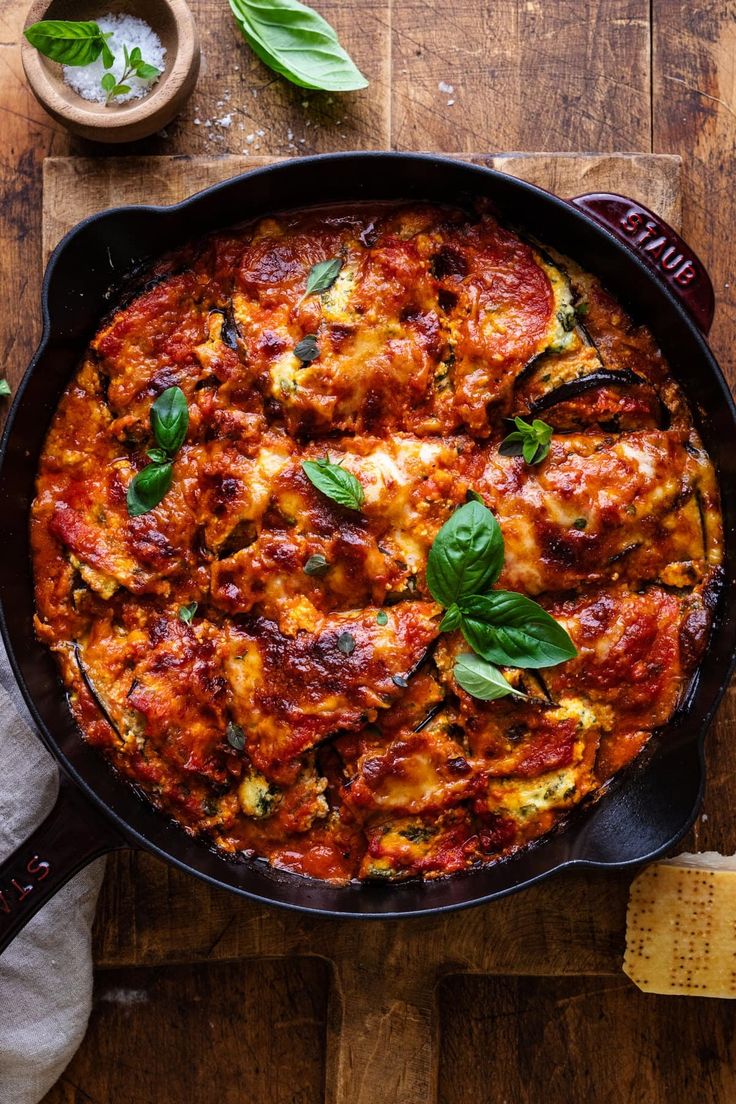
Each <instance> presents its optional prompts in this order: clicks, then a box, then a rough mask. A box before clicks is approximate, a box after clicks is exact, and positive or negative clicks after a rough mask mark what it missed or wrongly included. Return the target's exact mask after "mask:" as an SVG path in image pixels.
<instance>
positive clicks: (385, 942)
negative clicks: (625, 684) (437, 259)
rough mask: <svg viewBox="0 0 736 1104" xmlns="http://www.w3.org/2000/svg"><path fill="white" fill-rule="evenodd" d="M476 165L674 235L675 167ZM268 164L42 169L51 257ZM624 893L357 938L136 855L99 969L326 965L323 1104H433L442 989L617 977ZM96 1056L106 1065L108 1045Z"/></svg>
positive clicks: (113, 890)
mask: <svg viewBox="0 0 736 1104" xmlns="http://www.w3.org/2000/svg"><path fill="white" fill-rule="evenodd" d="M467 159H468V160H471V161H475V162H479V163H483V164H486V165H489V166H491V167H493V168H496V169H500V170H502V171H504V172H508V173H510V174H511V175H513V176H517V177H520V178H522V179H524V180H529V181H531V182H532V183H534V184H538V185H540V186H542V187H545V188H548V189H550V190H551V191H554V192H556V193H558V194H559V195H562V196H572V195H579V194H581V193H583V192H586V191H587V192H590V191H619V192H622V193H623V194H625V195H630V196H631V197H632V198H634V199H638V200H640V201H642V202H643V203H645V204H646V205H647V206H649V207H651V208H652V209H653V210H654V211H656V212H658V213H659V214H660V215H661V216H662V217H663V218H665V219H666V220H667V221H668V222H669V223H670V224H671V225H673V226H674V227H675V228H678V227H679V225H680V221H681V213H682V212H681V192H680V160H679V158H677V157H671V156H663V155H652V154H630V155H629V154H626V155H623V154H617V155H593V154H532V153H529V154H510V155H507V156H503V157H490V156H485V155H475V156H469V157H468V158H467ZM273 160H274V158H268V157H225V158H220V159H208V158H201V157H125V158H120V157H110V158H105V159H91V158H74V157H70V158H66V157H65V158H48V159H47V160H46V161H45V163H44V208H43V249H44V257H46V256H48V254H49V253H50V251H51V250H52V249H53V247H54V246H55V245H56V243H57V242H58V240H59V239H60V238H61V237H62V235H63V234H64V233H66V231H67V230H69V229H70V228H71V227H72V226H73V225H74V224H75V223H76V222H78V221H79V220H80V219H81V218H84V217H85V216H86V215H89V214H92V213H94V212H95V211H99V210H102V209H104V208H106V207H110V206H114V205H117V204H124V203H125V204H128V203H142V202H144V203H175V202H177V201H179V200H181V199H183V198H184V197H185V196H187V195H190V194H191V193H193V192H196V191H199V190H200V189H202V188H205V187H207V186H208V185H209V184H213V183H216V182H218V181H220V180H224V179H226V178H227V177H229V176H233V175H235V174H237V173H242V172H247V171H248V170H249V169H253V168H255V167H258V166H261V165H264V164H268V163H270V162H271V161H273ZM733 717H734V700H733V698H732V697H731V698H729V699H728V700H727V703H726V705H725V707H724V709H723V710H722V711H721V717H720V724H721V725H722V726H723V725H726V724H731V725H732V724H733ZM630 880H631V875H627V874H625V873H624V874H622V873H617V874H614V873H612V872H609V873H604V872H599V871H598V872H593V871H588V872H583V873H574V872H565V873H564V874H562V875H559V876H557V877H554V878H552V879H550V880H549V881H547V882H545V883H543V884H542V885H538V886H535V887H533V888H532V889H530V890H527V891H525V892H524V893H522V894H519V895H516V896H513V897H509V898H505V899H504V900H502V901H498V902H494V903H493V904H490V905H486V906H482V907H479V908H475V909H472V910H468V911H465V912H462V913H456V914H452V915H449V916H446V917H442V918H439V919H428V920H424V919H420V920H414V921H405V922H403V923H401V922H396V921H386V922H382V921H371V922H367V923H366V922H363V923H359V922H356V921H335V920H323V919H320V918H313V917H309V916H302V915H298V914H295V913H289V912H284V911H280V910H276V909H269V908H263V907H259V906H258V905H255V904H252V903H250V902H247V901H242V900H240V899H237V898H235V897H234V896H233V895H232V894H229V893H226V892H224V891H220V890H214V889H212V888H210V887H209V886H207V885H205V884H203V883H202V882H199V881H197V880H195V879H194V878H191V877H189V876H187V875H184V874H182V873H180V872H179V871H177V870H174V869H173V868H171V867H168V866H165V865H163V864H162V863H160V862H159V861H158V860H156V859H154V858H153V857H151V856H149V855H145V854H138V853H133V852H130V853H125V854H122V855H117V856H114V857H113V858H112V859H111V860H110V862H109V866H108V873H107V879H106V884H105V888H104V890H103V895H102V899H101V903H100V909H99V913H98V920H97V925H96V932H95V952H96V955H95V956H96V962H97V964H98V966H102V967H120V966H126V967H131V966H148V967H150V966H157V967H164V966H166V965H171V964H174V963H185V962H186V963H193V962H205V961H212V962H215V961H216V962H220V963H223V962H227V961H234V960H238V959H244V958H249V957H275V958H280V957H284V956H302V957H303V956H307V957H309V956H311V957H316V958H319V959H323V960H326V961H327V962H328V963H329V964H330V967H331V978H332V980H331V989H330V999H329V1012H328V1031H327V1057H326V1071H327V1072H326V1100H327V1101H328V1104H377V1102H378V1101H381V1100H383V1101H386V1102H387V1104H434V1102H435V1101H436V1099H437V1076H436V1074H437V1060H438V1012H437V1007H436V999H435V990H436V987H437V984H438V982H439V980H440V979H441V978H442V977H444V976H446V975H447V974H451V973H487V974H513V975H521V974H534V975H544V976H563V975H607V974H608V975H615V974H618V973H619V972H620V966H621V957H622V953H623V937H624V927H625V910H626V899H627V895H628V885H629V882H630ZM145 973H146V974H150V971H146V972H145ZM119 1015H120V1023H119V1024H117V1025H116V1026H117V1028H118V1030H119V1031H120V1032H121V1033H128V1032H129V1031H130V1019H129V1018H128V1017H129V1015H130V1013H129V1010H127V1009H125V1008H122V1009H121V1011H120V1014H119ZM93 1030H94V1028H93ZM110 1030H111V1024H110V1022H109V1020H108V1024H107V1031H108V1033H109V1032H110ZM112 1034H113V1035H115V1034H116V1031H115V1030H113V1031H112ZM100 1046H101V1050H102V1052H103V1053H104V1046H105V1043H104V1040H101V1042H100Z"/></svg>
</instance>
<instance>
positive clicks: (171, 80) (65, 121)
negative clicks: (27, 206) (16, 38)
mask: <svg viewBox="0 0 736 1104" xmlns="http://www.w3.org/2000/svg"><path fill="white" fill-rule="evenodd" d="M80 9H82V10H81V12H80ZM109 12H110V13H112V14H114V15H119V14H121V13H123V12H124V13H126V14H127V15H135V16H137V17H138V18H139V19H143V20H145V22H146V23H148V25H149V26H150V27H151V28H152V29H153V30H154V31H155V32H156V34H157V35H158V37H159V38H160V39H161V42H162V44H163V45H164V46H165V47H166V68H165V69H164V72H163V75H162V76H161V77H160V78H159V80H158V81H157V82H156V84H154V86H153V89H152V90H151V92H149V93H148V95H146V96H143V97H142V98H141V99H137V100H130V101H129V102H128V103H124V104H112V105H111V106H110V107H106V106H105V105H104V104H101V103H92V102H91V101H89V100H85V99H83V98H82V97H81V96H79V95H78V94H77V93H76V92H75V91H74V90H73V89H71V88H70V87H69V85H67V84H65V83H64V78H63V74H62V67H61V65H59V64H58V62H55V61H51V60H50V59H49V58H47V57H44V56H43V54H40V53H39V52H38V50H36V49H35V48H34V47H33V46H31V44H30V42H28V40H27V39H26V38H25V37H23V38H22V39H21V55H22V58H23V68H24V69H25V73H26V77H27V78H28V83H29V84H30V86H31V89H32V91H33V94H34V96H35V97H36V99H37V100H38V102H39V103H40V104H41V106H42V107H43V108H45V109H46V111H48V113H49V115H52V116H53V118H54V119H56V120H57V122H60V123H62V125H63V126H65V127H66V128H67V129H68V130H71V131H72V133H74V134H79V135H81V136H82V137H83V138H91V139H92V140H93V141H95V142H133V141H135V140H136V139H138V138H146V137H147V136H148V135H149V134H153V133H155V131H157V130H160V129H161V127H164V126H166V124H167V123H169V122H171V120H172V119H173V118H174V116H175V115H177V114H178V112H179V111H181V109H182V107H183V106H184V104H185V103H186V101H187V99H188V98H189V96H190V95H191V94H192V91H193V90H194V86H195V84H196V83H197V77H198V75H199V59H200V53H199V37H198V35H197V28H196V26H195V24H194V19H193V17H192V13H191V12H190V11H189V8H188V7H187V5H186V4H185V3H184V0H102V2H100V0H90V3H89V4H84V5H81V4H80V3H79V0H52V2H51V3H49V2H48V0H35V3H33V4H32V5H31V9H30V11H29V12H28V15H27V17H26V22H25V26H26V27H29V26H30V25H31V23H37V22H38V21H39V20H41V19H80V18H82V19H90V20H94V19H99V18H101V17H102V16H103V15H107V14H108V13H109Z"/></svg>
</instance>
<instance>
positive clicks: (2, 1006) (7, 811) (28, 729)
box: [0, 643, 105, 1104]
mask: <svg viewBox="0 0 736 1104" xmlns="http://www.w3.org/2000/svg"><path fill="white" fill-rule="evenodd" d="M58 785H59V782H58V771H57V768H56V765H55V763H54V761H53V759H52V757H51V756H50V755H49V753H48V752H47V751H46V749H45V747H44V746H43V745H42V744H41V742H40V740H39V739H38V737H37V736H36V735H35V733H34V731H33V723H32V721H31V719H30V717H29V715H28V712H27V710H26V708H25V705H24V703H23V701H22V700H21V698H20V695H19V694H18V691H17V688H16V687H15V686H14V684H13V678H12V675H11V673H10V670H9V668H8V663H7V658H6V655H5V651H4V649H3V647H2V644H1V643H0V859H4V858H5V857H6V855H8V854H10V852H11V851H12V850H13V849H14V848H15V846H16V845H17V844H18V843H20V842H21V841H22V840H23V839H24V838H25V837H26V836H27V835H29V833H30V832H32V831H33V829H34V828H35V827H36V826H37V825H38V824H40V822H41V821H42V820H43V818H44V816H45V815H46V813H47V812H48V811H49V809H50V808H51V806H52V805H53V803H54V800H55V798H56V792H57V789H58ZM104 869H105V860H104V859H98V860H97V861H96V862H94V863H93V864H92V865H91V866H89V867H87V868H86V870H83V871H82V872H81V873H80V874H77V876H76V877H75V878H74V879H73V880H72V881H71V882H70V883H69V885H67V886H65V887H64V889H62V890H61V892H60V893H58V894H57V895H56V897H54V898H53V899H52V900H51V901H49V902H48V903H47V904H46V905H45V906H44V907H43V908H42V909H41V910H40V912H38V913H37V914H36V915H35V916H34V918H33V920H31V922H30V924H28V926H27V927H26V928H25V929H24V930H23V931H22V932H21V933H20V935H19V936H18V937H17V938H16V939H15V941H14V942H13V943H11V945H10V946H9V947H8V949H7V950H6V951H5V953H4V954H3V955H2V956H0V1104H37V1102H38V1101H39V1100H41V1099H42V1098H43V1096H44V1095H45V1093H46V1092H47V1091H48V1090H49V1089H50V1088H51V1086H52V1085H53V1084H54V1082H55V1081H57V1080H58V1079H59V1077H60V1076H61V1074H62V1073H63V1071H64V1069H65V1067H66V1065H67V1064H68V1062H69V1060H70V1058H71V1057H72V1055H73V1054H74V1052H75V1050H76V1049H77V1047H78V1046H79V1044H80V1043H81V1041H82V1038H83V1037H84V1033H85V1030H86V1028H87V1020H88V1019H89V1013H90V1007H91V1000H92V955H91V950H90V928H91V925H92V918H93V916H94V910H95V903H96V901H97V894H98V892H99V888H100V883H101V881H102V875H103V872H104Z"/></svg>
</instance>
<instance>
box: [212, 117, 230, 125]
mask: <svg viewBox="0 0 736 1104" xmlns="http://www.w3.org/2000/svg"><path fill="white" fill-rule="evenodd" d="M215 123H216V125H217V126H220V127H229V126H232V125H233V117H232V115H223V116H222V118H221V119H215Z"/></svg>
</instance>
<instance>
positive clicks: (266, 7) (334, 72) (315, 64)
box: [230, 0, 368, 92]
mask: <svg viewBox="0 0 736 1104" xmlns="http://www.w3.org/2000/svg"><path fill="white" fill-rule="evenodd" d="M230 9H231V11H232V13H233V15H234V16H235V21H236V23H237V24H238V27H239V28H240V33H241V34H242V35H243V38H244V39H245V40H246V42H247V43H248V45H249V46H250V47H251V49H252V50H253V52H254V53H255V54H257V55H258V57H259V58H260V59H261V61H262V62H264V63H265V64H266V65H267V66H268V67H269V69H273V71H274V72H275V73H278V74H279V75H280V76H282V77H285V78H286V79H287V80H289V81H291V82H292V84H297V85H299V86H300V87H301V88H315V89H322V90H323V91H327V92H348V91H352V90H354V89H356V88H365V87H366V85H367V84H368V81H367V80H366V79H365V77H364V76H363V74H362V73H361V72H360V70H359V69H358V68H357V66H356V65H355V63H354V62H353V61H352V59H351V58H350V56H349V55H348V54H347V53H346V52H345V50H343V48H342V46H341V45H340V43H339V42H338V40H337V35H336V34H335V31H334V30H333V28H332V27H331V26H330V24H329V23H328V22H327V21H326V20H324V19H323V18H322V16H321V15H318V14H317V12H315V11H313V10H312V8H308V7H307V6H306V5H305V4H300V3H299V2H298V0H230Z"/></svg>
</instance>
